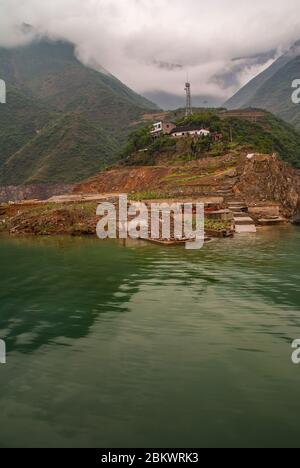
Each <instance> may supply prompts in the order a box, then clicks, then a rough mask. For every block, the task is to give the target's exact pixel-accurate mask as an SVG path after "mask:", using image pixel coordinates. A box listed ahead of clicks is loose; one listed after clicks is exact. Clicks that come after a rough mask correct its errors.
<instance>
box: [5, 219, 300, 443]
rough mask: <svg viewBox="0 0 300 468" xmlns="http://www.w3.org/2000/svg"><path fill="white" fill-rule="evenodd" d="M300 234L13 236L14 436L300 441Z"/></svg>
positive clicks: (10, 375)
mask: <svg viewBox="0 0 300 468" xmlns="http://www.w3.org/2000/svg"><path fill="white" fill-rule="evenodd" d="M299 245H300V229H299V228H294V227H283V228H282V229H281V228H280V229H278V230H276V231H274V230H264V231H262V232H260V233H259V234H258V235H256V236H249V237H241V238H235V239H233V240H232V239H229V240H225V241H223V240H221V241H216V242H213V243H211V244H209V245H207V246H205V248H204V249H202V250H200V251H186V250H184V249H183V248H181V247H178V248H177V247H175V248H161V247H157V246H154V245H151V244H146V243H143V242H140V243H134V242H130V243H129V244H128V245H127V246H126V247H124V246H123V245H122V244H119V243H117V242H114V241H108V242H103V241H102V242H101V241H99V240H96V239H69V238H64V239H61V238H57V239H7V238H1V240H0V258H1V265H2V268H1V273H0V275H1V291H0V338H2V339H5V341H6V343H7V349H8V356H7V364H6V365H1V366H0V388H1V391H0V422H1V433H0V446H2V447H15V446H22V447H31V446H35V447H36V446H41V447H174V448H176V447H211V446H212V447H215V446H225V447H230V446H234V447H238V446H244V447H246V446H262V447H264V446H268V447H269V446H278V445H279V446H300V400H299V389H300V366H295V365H292V363H291V343H292V341H293V340H294V339H295V338H300V272H299V261H300V253H299Z"/></svg>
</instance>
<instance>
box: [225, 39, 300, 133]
mask: <svg viewBox="0 0 300 468" xmlns="http://www.w3.org/2000/svg"><path fill="white" fill-rule="evenodd" d="M299 78H300V41H298V42H296V43H295V44H294V46H293V47H291V48H290V49H289V50H288V51H287V52H286V53H285V54H283V55H282V56H280V57H279V58H278V59H277V60H276V61H275V62H274V63H273V64H272V65H271V66H270V67H269V68H267V69H266V70H265V71H264V72H263V73H260V74H259V75H258V76H256V77H255V78H254V79H253V80H251V81H250V82H249V83H248V84H246V86H244V87H243V88H241V89H240V90H239V91H238V92H237V93H236V94H235V95H234V96H233V97H232V98H231V99H229V100H228V101H227V102H226V103H225V104H224V106H225V107H227V108H228V109H236V108H247V107H258V108H262V109H266V110H268V111H270V112H272V113H274V114H275V115H277V116H279V117H281V118H282V119H284V120H286V121H287V122H289V123H291V124H292V125H294V126H295V127H296V128H297V129H298V130H300V107H299V105H296V104H294V103H293V102H292V98H291V96H292V91H293V90H292V82H293V81H294V80H295V79H299Z"/></svg>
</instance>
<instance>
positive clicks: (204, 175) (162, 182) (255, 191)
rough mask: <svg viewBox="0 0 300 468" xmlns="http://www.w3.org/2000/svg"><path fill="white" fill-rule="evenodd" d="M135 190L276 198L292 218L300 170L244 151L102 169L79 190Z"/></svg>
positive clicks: (153, 194)
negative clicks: (164, 163)
mask: <svg viewBox="0 0 300 468" xmlns="http://www.w3.org/2000/svg"><path fill="white" fill-rule="evenodd" d="M107 192H110V193H111V192H115V193H130V194H136V198H137V199H138V198H139V196H140V198H141V199H143V198H160V197H163V198H167V197H175V198H176V197H179V198H180V197H184V196H222V197H223V198H224V202H225V203H226V202H227V201H232V200H243V201H245V202H246V203H247V204H255V203H259V202H276V203H280V205H281V207H282V208H281V212H282V214H283V215H285V216H287V217H292V216H294V215H295V214H296V213H297V212H298V211H299V207H300V171H299V170H296V169H293V168H292V167H290V166H289V165H287V164H286V163H284V162H282V161H279V160H278V158H277V157H276V155H262V154H254V155H247V154H242V155H240V156H239V157H236V156H232V155H226V156H222V157H219V158H207V159H205V160H199V161H196V162H195V161H194V162H192V163H187V164H185V165H184V166H154V167H151V166H150V167H148V166H147V167H132V168H130V167H126V168H123V167H120V168H116V169H113V170H111V171H105V172H101V173H99V174H98V175H96V176H95V177H93V178H91V179H89V180H87V181H85V182H83V183H82V184H79V185H77V186H76V187H75V189H74V193H77V194H79V193H85V194H87V193H107Z"/></svg>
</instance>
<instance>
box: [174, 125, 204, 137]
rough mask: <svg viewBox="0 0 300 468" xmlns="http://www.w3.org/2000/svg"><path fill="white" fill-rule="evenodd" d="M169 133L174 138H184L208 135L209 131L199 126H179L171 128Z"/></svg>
mask: <svg viewBox="0 0 300 468" xmlns="http://www.w3.org/2000/svg"><path fill="white" fill-rule="evenodd" d="M171 135H172V136H173V137H175V138H184V137H188V136H198V137H208V136H210V131H209V130H206V129H204V128H201V127H199V126H196V125H194V126H191V125H189V126H181V127H180V126H179V127H176V128H174V129H173V130H172V132H171Z"/></svg>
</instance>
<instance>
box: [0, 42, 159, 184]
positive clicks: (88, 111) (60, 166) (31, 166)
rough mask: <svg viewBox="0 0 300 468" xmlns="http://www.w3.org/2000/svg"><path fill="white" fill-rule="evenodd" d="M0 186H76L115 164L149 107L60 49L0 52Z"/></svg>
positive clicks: (41, 45) (43, 46)
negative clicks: (3, 87)
mask: <svg viewBox="0 0 300 468" xmlns="http://www.w3.org/2000/svg"><path fill="white" fill-rule="evenodd" d="M0 75H1V78H2V79H4V80H5V81H6V84H7V104H6V105H2V106H0V148H1V151H0V183H1V184H3V185H9V184H23V183H40V182H51V181H57V180H60V181H62V182H76V181H78V180H82V179H83V178H85V177H87V176H89V175H91V174H92V173H93V172H94V171H95V170H100V169H101V168H103V167H104V166H105V165H106V164H107V163H109V162H112V161H113V160H114V158H115V157H116V154H117V152H118V148H119V147H120V145H121V144H122V143H123V141H124V139H125V138H126V135H127V132H128V129H129V126H130V125H131V124H132V123H133V122H135V121H136V120H139V119H140V117H141V115H142V114H143V113H145V112H146V111H148V110H153V109H156V105H155V104H153V103H151V102H150V101H148V100H147V99H145V98H143V97H142V96H140V95H138V94H137V93H135V92H134V91H132V90H131V89H129V88H128V87H127V86H125V85H124V84H123V83H121V82H120V81H119V80H118V79H117V78H115V77H114V76H113V75H111V74H110V73H109V72H107V71H106V70H104V69H103V71H102V72H98V71H95V70H93V69H91V68H89V67H86V66H84V65H83V64H82V63H81V62H79V60H78V59H77V58H76V57H75V55H74V47H73V46H72V45H71V44H69V43H65V42H51V41H48V40H43V41H35V42H33V43H32V44H30V45H27V46H25V47H16V48H12V49H5V48H1V49H0Z"/></svg>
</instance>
